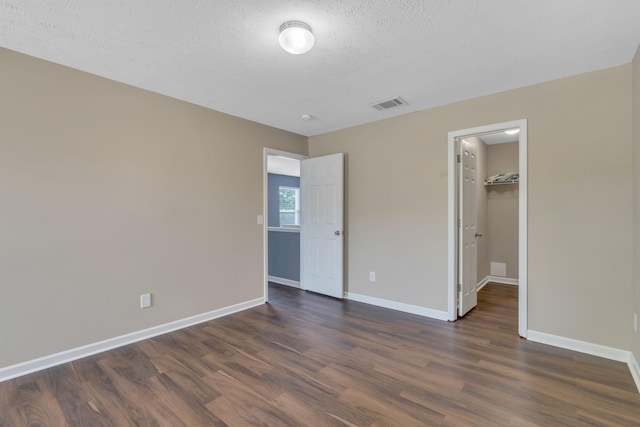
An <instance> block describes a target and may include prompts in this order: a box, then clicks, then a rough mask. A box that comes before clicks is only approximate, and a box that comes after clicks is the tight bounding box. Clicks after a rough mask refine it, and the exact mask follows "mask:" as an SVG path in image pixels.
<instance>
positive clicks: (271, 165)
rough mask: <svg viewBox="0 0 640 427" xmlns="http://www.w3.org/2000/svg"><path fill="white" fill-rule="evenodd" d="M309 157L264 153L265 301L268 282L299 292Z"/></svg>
mask: <svg viewBox="0 0 640 427" xmlns="http://www.w3.org/2000/svg"><path fill="white" fill-rule="evenodd" d="M304 159H307V156H303V155H299V154H294V153H288V152H284V151H279V150H274V149H270V148H265V149H264V177H263V182H264V188H263V199H264V200H263V206H264V212H263V221H264V227H263V228H264V236H263V242H264V251H263V252H264V263H263V264H264V265H263V268H264V272H263V276H264V299H265V302H267V301H269V282H270V281H271V282H274V283H278V284H281V285H287V286H292V287H295V288H300V218H301V209H302V207H301V204H300V162H301V161H302V160H304Z"/></svg>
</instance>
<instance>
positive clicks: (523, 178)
mask: <svg viewBox="0 0 640 427" xmlns="http://www.w3.org/2000/svg"><path fill="white" fill-rule="evenodd" d="M515 128H518V129H520V133H519V161H518V165H519V174H520V184H519V185H518V187H519V188H518V192H519V202H518V272H519V274H518V276H519V277H518V334H519V335H520V336H521V337H523V338H526V337H527V330H528V316H527V312H528V307H529V304H528V300H529V298H528V288H529V284H528V274H527V272H528V255H527V254H528V223H529V222H528V208H527V205H528V197H527V193H528V191H527V187H528V185H527V184H528V173H527V153H528V148H527V147H528V126H527V119H520V120H513V121H509V122H502V123H495V124H491V125H486V126H479V127H475V128H468V129H461V130H456V131H451V132H449V134H448V138H447V139H448V141H447V152H448V154H447V158H448V178H447V181H448V191H447V193H448V196H447V200H448V203H447V204H448V220H447V223H448V224H447V229H448V232H447V235H448V238H447V241H448V251H447V252H448V256H447V276H448V280H447V283H448V292H447V300H448V303H447V307H448V308H447V314H448V316H447V317H448V320H450V321H455V320H456V318H457V317H458V309H457V302H458V298H457V296H458V292H457V287H458V283H459V281H458V274H459V269H458V268H457V261H458V245H459V240H460V239H459V238H458V231H459V230H458V225H457V218H458V203H459V197H458V194H457V192H458V187H459V186H458V181H459V174H457V173H456V172H457V163H456V156H457V154H458V153H459V151H458V150H457V146H456V140H459V139H462V138H465V137H468V136H478V135H483V134H487V133H495V132H499V131H505V130H508V129H515Z"/></svg>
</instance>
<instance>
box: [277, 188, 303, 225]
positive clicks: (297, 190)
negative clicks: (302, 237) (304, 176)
mask: <svg viewBox="0 0 640 427" xmlns="http://www.w3.org/2000/svg"><path fill="white" fill-rule="evenodd" d="M282 189H285V190H294V191H295V200H296V206H295V210H293V211H291V210H282V209H281V208H280V190H282ZM282 213H293V214H294V218H295V222H296V223H295V224H282V222H281V219H280V214H282ZM278 221H279V222H280V227H300V187H292V186H290V185H280V186H278Z"/></svg>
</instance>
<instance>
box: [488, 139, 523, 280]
mask: <svg viewBox="0 0 640 427" xmlns="http://www.w3.org/2000/svg"><path fill="white" fill-rule="evenodd" d="M518 160H519V159H518V142H508V143H506V144H493V145H489V146H488V153H487V170H488V172H487V175H488V176H493V175H496V174H498V173H504V172H518V169H519V163H518ZM518 187H519V184H505V185H493V186H486V187H485V190H486V194H487V209H488V225H489V228H488V230H487V241H488V253H489V254H488V259H489V262H503V263H505V264H506V265H507V276H506V277H508V278H510V279H517V278H518V197H519V191H518Z"/></svg>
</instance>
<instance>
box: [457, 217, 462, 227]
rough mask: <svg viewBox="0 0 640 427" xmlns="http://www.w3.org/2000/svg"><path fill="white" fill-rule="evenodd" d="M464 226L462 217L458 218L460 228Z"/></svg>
mask: <svg viewBox="0 0 640 427" xmlns="http://www.w3.org/2000/svg"><path fill="white" fill-rule="evenodd" d="M460 227H462V218H458V228H460Z"/></svg>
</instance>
